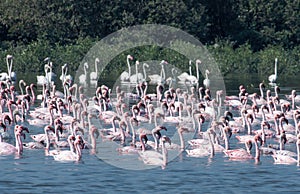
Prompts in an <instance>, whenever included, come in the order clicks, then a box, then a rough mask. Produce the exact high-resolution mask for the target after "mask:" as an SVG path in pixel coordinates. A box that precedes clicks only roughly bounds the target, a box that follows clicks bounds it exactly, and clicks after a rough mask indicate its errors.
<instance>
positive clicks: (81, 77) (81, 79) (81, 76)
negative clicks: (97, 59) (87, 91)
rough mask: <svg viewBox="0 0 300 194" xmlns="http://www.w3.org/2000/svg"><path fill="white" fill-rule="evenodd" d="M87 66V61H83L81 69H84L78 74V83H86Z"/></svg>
mask: <svg viewBox="0 0 300 194" xmlns="http://www.w3.org/2000/svg"><path fill="white" fill-rule="evenodd" d="M88 68H89V65H88V63H87V62H85V63H84V64H83V71H84V74H81V75H80V76H79V83H80V84H82V85H84V86H85V85H86V81H87V77H86V76H87V69H88Z"/></svg>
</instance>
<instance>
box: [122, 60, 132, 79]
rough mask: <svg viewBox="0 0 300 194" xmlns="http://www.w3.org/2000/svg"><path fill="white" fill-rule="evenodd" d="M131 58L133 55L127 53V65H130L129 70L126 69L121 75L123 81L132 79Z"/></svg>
mask: <svg viewBox="0 0 300 194" xmlns="http://www.w3.org/2000/svg"><path fill="white" fill-rule="evenodd" d="M129 60H133V57H132V56H131V55H127V60H126V61H127V66H128V72H127V71H124V72H123V73H122V74H121V75H120V79H121V81H123V82H124V81H129V80H130V76H131V67H130V62H129Z"/></svg>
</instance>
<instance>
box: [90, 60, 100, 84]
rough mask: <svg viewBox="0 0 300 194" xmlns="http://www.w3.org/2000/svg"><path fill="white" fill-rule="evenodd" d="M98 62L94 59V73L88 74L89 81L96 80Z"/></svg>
mask: <svg viewBox="0 0 300 194" xmlns="http://www.w3.org/2000/svg"><path fill="white" fill-rule="evenodd" d="M99 62H100V60H99V58H96V59H95V71H93V72H91V73H90V79H91V80H98V64H99Z"/></svg>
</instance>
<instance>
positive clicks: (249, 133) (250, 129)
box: [246, 119, 252, 135]
mask: <svg viewBox="0 0 300 194" xmlns="http://www.w3.org/2000/svg"><path fill="white" fill-rule="evenodd" d="M246 120H247V128H248V135H251V132H252V128H251V124H250V122H249V120H248V119H246Z"/></svg>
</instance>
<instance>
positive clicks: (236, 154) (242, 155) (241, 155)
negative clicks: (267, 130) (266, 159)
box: [224, 135, 262, 162]
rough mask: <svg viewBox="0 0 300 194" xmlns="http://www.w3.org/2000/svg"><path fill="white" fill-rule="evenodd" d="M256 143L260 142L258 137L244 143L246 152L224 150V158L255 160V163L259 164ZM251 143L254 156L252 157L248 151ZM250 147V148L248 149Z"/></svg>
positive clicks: (242, 150) (241, 150) (258, 152)
mask: <svg viewBox="0 0 300 194" xmlns="http://www.w3.org/2000/svg"><path fill="white" fill-rule="evenodd" d="M258 141H259V142H261V141H262V139H261V137H260V136H259V135H256V136H255V137H254V138H253V140H249V141H247V142H245V145H246V148H247V150H244V149H235V150H225V151H224V153H225V154H226V156H228V157H229V158H230V159H232V160H249V159H255V161H256V162H259V160H260V150H259V145H258ZM252 142H254V144H255V156H254V157H253V156H252V155H251V154H250V149H251V147H252V146H251V145H252ZM249 146H250V147H249Z"/></svg>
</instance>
